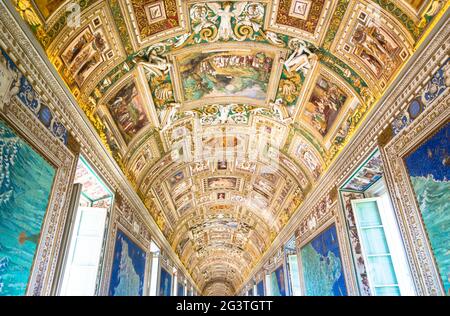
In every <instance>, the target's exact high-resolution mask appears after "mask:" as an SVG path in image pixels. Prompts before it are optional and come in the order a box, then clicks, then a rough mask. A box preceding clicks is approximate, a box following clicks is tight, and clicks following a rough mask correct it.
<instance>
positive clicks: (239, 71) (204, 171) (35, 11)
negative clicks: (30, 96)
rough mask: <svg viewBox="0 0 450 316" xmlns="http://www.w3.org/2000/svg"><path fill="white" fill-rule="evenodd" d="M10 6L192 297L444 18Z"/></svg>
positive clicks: (271, 7) (348, 11)
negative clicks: (192, 287) (193, 288)
mask: <svg viewBox="0 0 450 316" xmlns="http://www.w3.org/2000/svg"><path fill="white" fill-rule="evenodd" d="M11 1H12V2H13V3H14V4H15V5H16V8H17V10H18V12H19V13H20V14H21V16H22V17H23V18H24V20H26V22H28V24H30V26H31V28H32V30H33V32H34V33H35V35H36V37H37V39H38V40H39V41H40V43H41V44H42V46H43V47H44V49H45V51H46V53H47V54H48V57H49V59H50V61H51V62H52V63H53V64H54V66H55V68H56V69H57V70H58V72H59V73H60V74H61V77H62V78H63V79H64V80H65V82H66V84H67V86H68V87H69V89H70V90H71V91H72V93H73V95H74V96H75V98H76V99H77V101H78V103H79V105H80V107H81V108H82V109H83V110H84V112H85V114H86V116H87V118H88V119H89V120H90V122H91V123H92V124H93V126H94V127H95V128H96V130H97V132H98V133H99V136H100V137H101V139H102V141H103V143H104V145H105V147H106V148H107V149H108V150H109V151H110V153H111V155H112V156H113V157H114V158H115V160H116V161H117V163H118V165H119V166H120V167H121V168H122V170H123V172H124V174H125V175H126V176H127V177H128V179H129V180H130V183H131V184H132V185H133V187H134V189H135V190H136V192H137V193H138V194H139V196H140V197H141V199H142V201H143V202H144V204H145V205H146V207H147V208H148V211H149V212H150V214H151V215H152V216H153V218H154V219H155V221H156V223H157V224H158V226H159V227H160V229H161V231H162V232H163V233H164V235H165V236H166V237H167V240H168V241H169V242H170V244H171V245H172V247H173V249H174V251H175V252H176V253H177V254H178V256H179V257H180V259H181V260H182V262H183V263H184V264H185V266H186V268H187V269H188V271H189V273H190V274H191V275H192V277H193V279H194V280H195V281H196V282H197V285H198V286H199V288H200V289H202V291H203V293H206V294H233V293H234V292H235V290H236V289H237V288H239V286H240V285H241V283H242V282H243V280H244V279H245V277H246V276H247V275H248V274H249V273H250V272H251V270H252V267H254V266H255V264H256V263H257V262H258V259H259V258H260V257H261V256H262V255H263V254H264V252H265V251H266V249H267V248H268V247H269V246H270V244H271V242H272V241H273V240H274V238H275V237H276V236H277V234H278V233H279V232H280V231H281V229H282V228H283V227H284V226H285V225H286V223H287V222H288V220H289V218H290V217H291V216H292V215H293V214H294V213H295V212H296V211H297V210H298V208H299V206H300V205H301V204H302V201H303V200H304V199H305V197H306V196H307V195H308V193H309V192H311V190H313V189H314V187H315V186H316V185H317V183H319V182H320V181H321V178H322V177H323V175H324V174H325V173H326V171H327V169H328V166H329V165H330V164H331V163H332V162H333V161H334V159H335V158H336V157H337V156H338V155H339V152H340V151H341V150H342V149H343V148H344V147H345V145H346V144H347V143H348V141H349V139H350V138H351V137H352V134H353V133H354V132H355V130H356V129H358V128H360V126H361V125H362V124H363V123H364V118H365V116H366V115H367V113H368V112H369V111H370V110H371V109H372V108H373V107H374V106H376V102H377V100H379V99H380V97H381V96H382V95H383V93H384V92H385V91H386V89H387V87H388V86H389V83H390V82H392V80H394V79H395V77H396V75H397V74H398V72H399V71H400V69H401V68H402V65H404V63H405V62H406V61H407V60H408V58H410V57H411V56H412V55H413V53H414V51H415V48H416V47H417V45H418V44H419V43H420V41H421V39H422V38H423V36H424V34H426V32H427V30H428V28H429V26H430V25H431V24H432V23H433V21H434V20H435V19H436V17H438V16H439V15H440V14H441V13H442V12H443V11H444V10H445V8H446V7H448V3H446V2H445V1H437V0H397V1H391V0H372V1H368V0H319V1H311V0H259V1H202V0H192V1H191V0H186V1H182V0H165V1H162V0H123V1H119V0H110V1H93V0H75V1H64V0H61V1H56V0H53V1H40V0H39V1H37V0H36V1H33V0H11ZM77 12H80V16H78V15H77Z"/></svg>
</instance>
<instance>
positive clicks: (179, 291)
mask: <svg viewBox="0 0 450 316" xmlns="http://www.w3.org/2000/svg"><path fill="white" fill-rule="evenodd" d="M177 286H178V288H177V296H184V295H185V294H184V284H183V283H180V282H178V285H177Z"/></svg>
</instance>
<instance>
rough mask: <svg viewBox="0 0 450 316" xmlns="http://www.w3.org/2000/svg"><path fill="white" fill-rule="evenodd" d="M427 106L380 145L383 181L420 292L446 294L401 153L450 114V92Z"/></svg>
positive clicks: (439, 125) (416, 142)
mask: <svg viewBox="0 0 450 316" xmlns="http://www.w3.org/2000/svg"><path fill="white" fill-rule="evenodd" d="M445 94H446V96H445V97H443V98H441V100H438V101H437V102H438V103H437V104H435V106H432V107H429V108H428V110H430V111H428V112H427V113H423V114H422V115H421V116H420V117H419V118H418V119H416V120H415V121H414V122H413V123H412V124H411V125H410V126H409V127H407V128H405V129H404V130H403V131H402V132H401V133H399V134H398V135H397V136H396V137H394V138H393V139H392V140H391V142H389V143H388V144H387V145H386V146H385V147H383V148H381V153H382V157H383V163H384V167H385V177H386V184H387V186H388V188H389V191H390V192H391V198H392V202H393V203H394V206H395V212H396V216H397V219H398V222H399V226H400V231H401V233H402V236H403V238H404V242H405V248H406V254H407V257H408V260H409V262H410V266H411V272H412V274H413V280H414V282H415V285H416V288H417V291H418V294H419V295H445V292H444V289H443V287H442V283H441V280H440V276H439V272H438V270H437V267H436V264H435V262H434V258H433V252H432V250H431V246H430V243H429V241H428V237H427V234H426V231H425V227H424V225H423V221H422V217H421V212H420V209H419V206H418V205H417V200H416V197H415V194H414V191H413V188H412V186H411V182H410V178H409V174H408V171H407V169H406V166H405V163H404V157H405V156H406V155H407V154H408V153H410V152H411V151H412V150H414V149H415V148H416V147H417V146H419V145H420V144H422V143H423V142H424V141H425V140H426V139H428V138H429V137H430V136H431V135H433V133H434V132H435V131H437V130H438V129H439V127H441V126H442V125H443V124H444V123H445V122H446V121H448V119H449V117H450V94H449V90H447V91H446V92H445ZM419 163H420V162H419Z"/></svg>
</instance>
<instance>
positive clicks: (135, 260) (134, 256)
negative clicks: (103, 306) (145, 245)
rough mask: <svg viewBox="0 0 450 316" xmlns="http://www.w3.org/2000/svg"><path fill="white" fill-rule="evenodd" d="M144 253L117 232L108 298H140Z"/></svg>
mask: <svg viewBox="0 0 450 316" xmlns="http://www.w3.org/2000/svg"><path fill="white" fill-rule="evenodd" d="M145 257H146V254H145V251H144V250H142V249H141V248H140V247H138V246H137V245H136V244H135V243H134V242H133V241H132V240H131V239H130V238H128V237H127V236H126V235H125V234H124V233H123V232H122V231H120V230H117V236H116V246H115V248H114V261H113V266H112V272H111V282H110V285H109V295H110V296H142V295H143V292H144V277H145Z"/></svg>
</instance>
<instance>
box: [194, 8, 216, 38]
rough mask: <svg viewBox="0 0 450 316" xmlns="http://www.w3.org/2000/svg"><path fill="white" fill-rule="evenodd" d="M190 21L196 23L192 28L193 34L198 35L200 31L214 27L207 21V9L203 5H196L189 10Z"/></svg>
mask: <svg viewBox="0 0 450 316" xmlns="http://www.w3.org/2000/svg"><path fill="white" fill-rule="evenodd" d="M190 13H191V19H192V21H193V22H196V23H198V24H197V25H196V26H195V27H194V28H193V31H194V33H196V34H197V33H199V32H200V31H201V30H202V29H204V28H208V27H214V26H215V25H214V23H213V22H211V21H210V20H209V19H208V8H207V7H206V6H205V5H203V4H196V5H194V6H193V7H192V8H191V12H190Z"/></svg>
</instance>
